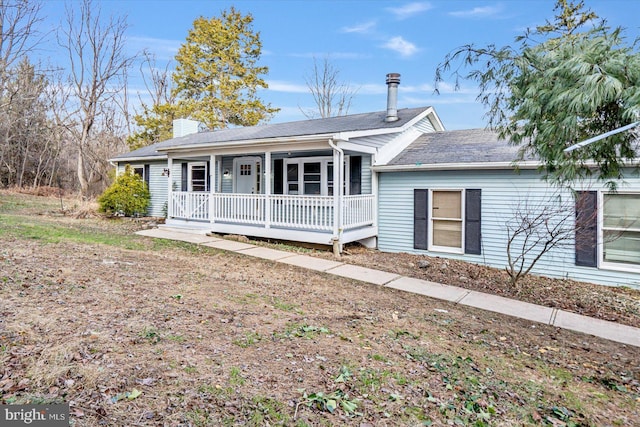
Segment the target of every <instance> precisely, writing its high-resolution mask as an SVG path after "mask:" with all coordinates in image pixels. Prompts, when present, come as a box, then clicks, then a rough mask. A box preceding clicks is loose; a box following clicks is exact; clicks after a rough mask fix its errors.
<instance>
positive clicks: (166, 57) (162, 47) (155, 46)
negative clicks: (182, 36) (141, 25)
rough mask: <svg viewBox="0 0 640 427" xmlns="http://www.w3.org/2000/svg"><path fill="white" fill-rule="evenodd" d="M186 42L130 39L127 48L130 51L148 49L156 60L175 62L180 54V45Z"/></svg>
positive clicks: (150, 38)
mask: <svg viewBox="0 0 640 427" xmlns="http://www.w3.org/2000/svg"><path fill="white" fill-rule="evenodd" d="M182 43H184V41H179V40H169V39H159V38H153V37H128V38H127V46H128V48H129V49H132V50H135V51H142V50H143V49H147V50H149V51H150V52H153V53H155V55H156V59H158V60H159V61H170V60H173V59H174V58H175V56H176V53H178V49H179V48H180V45H182Z"/></svg>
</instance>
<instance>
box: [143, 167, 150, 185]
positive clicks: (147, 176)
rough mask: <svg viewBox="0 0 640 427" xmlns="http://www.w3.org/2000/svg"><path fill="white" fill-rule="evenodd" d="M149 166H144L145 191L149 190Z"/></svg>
mask: <svg viewBox="0 0 640 427" xmlns="http://www.w3.org/2000/svg"><path fill="white" fill-rule="evenodd" d="M150 169H151V168H150V166H149V165H144V182H145V183H146V184H147V190H148V189H149V171H150Z"/></svg>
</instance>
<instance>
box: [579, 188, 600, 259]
mask: <svg viewBox="0 0 640 427" xmlns="http://www.w3.org/2000/svg"><path fill="white" fill-rule="evenodd" d="M597 213H598V193H597V192H595V191H579V192H578V193H577V195H576V241H575V245H576V265H581V266H584V267H597V266H598V251H597V248H598V215H597Z"/></svg>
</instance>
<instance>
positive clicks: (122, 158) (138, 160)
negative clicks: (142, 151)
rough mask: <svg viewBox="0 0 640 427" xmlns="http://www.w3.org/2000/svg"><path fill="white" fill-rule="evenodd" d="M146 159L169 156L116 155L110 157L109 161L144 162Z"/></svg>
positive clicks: (165, 158)
mask: <svg viewBox="0 0 640 427" xmlns="http://www.w3.org/2000/svg"><path fill="white" fill-rule="evenodd" d="M146 160H167V156H166V154H165V155H162V156H143V157H116V158H113V159H109V162H112V163H113V162H119V163H121V162H143V161H146Z"/></svg>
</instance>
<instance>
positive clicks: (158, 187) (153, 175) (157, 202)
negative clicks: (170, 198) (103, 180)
mask: <svg viewBox="0 0 640 427" xmlns="http://www.w3.org/2000/svg"><path fill="white" fill-rule="evenodd" d="M127 164H131V165H132V166H143V165H149V192H150V193H151V203H150V204H149V209H148V212H147V214H148V215H149V216H154V217H164V216H165V209H164V208H165V203H166V201H167V179H169V178H168V177H166V176H162V172H163V171H164V169H165V168H166V167H167V162H166V161H156V162H131V163H126V162H125V163H122V162H120V163H118V168H117V171H118V173H119V174H120V173H123V172H124V168H125V167H126V165H127ZM178 166H179V165H178ZM179 174H180V169H179V168H178V176H179Z"/></svg>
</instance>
